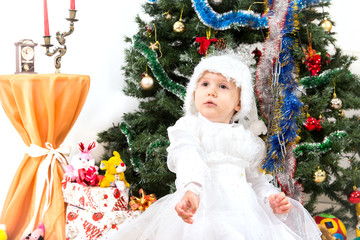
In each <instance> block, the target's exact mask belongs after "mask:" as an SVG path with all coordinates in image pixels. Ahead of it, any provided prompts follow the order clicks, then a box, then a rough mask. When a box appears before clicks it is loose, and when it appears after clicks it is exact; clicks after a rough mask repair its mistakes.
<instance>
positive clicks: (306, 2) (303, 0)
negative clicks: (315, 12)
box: [297, 0, 330, 10]
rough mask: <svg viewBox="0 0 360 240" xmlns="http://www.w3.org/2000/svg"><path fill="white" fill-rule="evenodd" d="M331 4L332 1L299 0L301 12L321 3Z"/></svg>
mask: <svg viewBox="0 0 360 240" xmlns="http://www.w3.org/2000/svg"><path fill="white" fill-rule="evenodd" d="M324 2H330V0H297V6H298V8H299V10H301V9H303V8H305V7H308V6H310V5H317V4H319V3H324Z"/></svg>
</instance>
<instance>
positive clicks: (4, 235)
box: [0, 224, 7, 240]
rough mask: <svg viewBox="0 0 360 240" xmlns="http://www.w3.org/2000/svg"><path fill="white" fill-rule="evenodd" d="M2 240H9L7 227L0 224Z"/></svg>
mask: <svg viewBox="0 0 360 240" xmlns="http://www.w3.org/2000/svg"><path fill="white" fill-rule="evenodd" d="M0 240H7V234H6V227H5V225H4V224H0Z"/></svg>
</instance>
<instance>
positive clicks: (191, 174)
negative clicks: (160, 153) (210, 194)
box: [167, 117, 208, 190]
mask: <svg viewBox="0 0 360 240" xmlns="http://www.w3.org/2000/svg"><path fill="white" fill-rule="evenodd" d="M196 121H197V118H196V117H183V118H180V119H179V120H178V121H177V122H176V124H175V125H174V126H173V127H169V128H168V134H169V139H170V146H169V147H168V149H167V151H168V153H169V154H168V161H167V164H168V167H169V169H170V171H172V172H174V173H176V182H175V184H176V187H177V189H178V190H180V189H183V188H185V187H186V186H191V185H192V183H195V185H198V186H199V187H200V188H201V186H203V185H204V184H205V178H206V176H207V174H208V167H207V165H206V164H205V162H204V161H203V159H204V157H205V154H204V152H203V149H202V148H201V146H200V141H199V139H198V137H197V136H196V131H195V128H196ZM189 184H190V185H189Z"/></svg>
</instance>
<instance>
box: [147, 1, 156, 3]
mask: <svg viewBox="0 0 360 240" xmlns="http://www.w3.org/2000/svg"><path fill="white" fill-rule="evenodd" d="M147 1H148V2H149V3H158V0H147Z"/></svg>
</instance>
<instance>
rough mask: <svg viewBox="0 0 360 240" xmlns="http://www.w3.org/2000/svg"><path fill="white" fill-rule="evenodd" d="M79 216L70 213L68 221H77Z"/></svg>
mask: <svg viewBox="0 0 360 240" xmlns="http://www.w3.org/2000/svg"><path fill="white" fill-rule="evenodd" d="M77 216H78V215H77V214H76V213H74V212H69V213H68V215H67V219H68V220H69V221H73V220H75V219H76V218H77Z"/></svg>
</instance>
